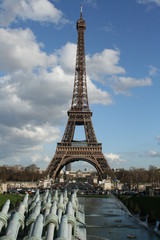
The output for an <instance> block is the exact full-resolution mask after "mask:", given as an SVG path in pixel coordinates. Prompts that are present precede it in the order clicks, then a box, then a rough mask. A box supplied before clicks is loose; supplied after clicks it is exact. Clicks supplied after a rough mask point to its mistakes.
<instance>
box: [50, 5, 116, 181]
mask: <svg viewBox="0 0 160 240" xmlns="http://www.w3.org/2000/svg"><path fill="white" fill-rule="evenodd" d="M85 29H86V23H85V20H84V19H83V17H82V6H81V13H80V19H78V21H77V32H78V41H77V54H76V67H75V79H74V87H73V97H72V103H71V109H70V110H69V111H68V122H67V125H66V129H65V132H64V135H63V138H62V141H61V142H60V143H57V148H56V153H55V155H54V157H53V159H52V161H51V162H50V164H49V166H48V168H47V170H46V173H47V174H48V175H49V176H50V177H52V178H53V180H55V179H56V178H57V176H58V174H59V173H60V171H61V169H62V168H63V167H64V166H66V165H69V164H71V163H72V162H75V161H80V160H81V161H86V162H88V163H90V164H92V165H93V166H94V167H95V168H96V170H97V173H98V176H99V179H101V180H102V179H106V178H107V176H108V175H109V176H110V177H112V178H114V173H113V172H112V170H111V169H110V167H109V165H108V163H107V160H106V159H105V157H104V155H103V153H102V144H101V143H98V142H97V139H96V135H95V132H94V128H93V125H92V120H91V117H92V112H91V111H90V109H89V104H88V94H87V82H86V64H85V44H84V32H85ZM79 125H81V126H82V125H83V126H84V130H85V136H86V140H85V141H74V140H73V138H74V133H75V127H76V126H79Z"/></svg>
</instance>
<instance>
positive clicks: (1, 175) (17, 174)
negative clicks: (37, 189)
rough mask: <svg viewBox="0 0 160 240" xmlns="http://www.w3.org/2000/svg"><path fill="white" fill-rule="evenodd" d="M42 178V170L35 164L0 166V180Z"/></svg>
mask: <svg viewBox="0 0 160 240" xmlns="http://www.w3.org/2000/svg"><path fill="white" fill-rule="evenodd" d="M42 178H44V172H41V171H40V170H39V168H38V167H36V165H35V164H33V165H30V166H27V167H22V168H16V167H8V166H1V167H0V180H1V181H26V182H27V181H38V180H40V179H42Z"/></svg>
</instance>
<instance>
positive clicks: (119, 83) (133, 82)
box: [112, 77, 152, 95]
mask: <svg viewBox="0 0 160 240" xmlns="http://www.w3.org/2000/svg"><path fill="white" fill-rule="evenodd" d="M151 85H152V80H151V79H150V78H145V79H135V78H131V77H114V78H113V83H112V88H113V90H114V92H115V93H116V94H120V93H121V94H124V95H130V89H132V88H135V87H146V86H151Z"/></svg>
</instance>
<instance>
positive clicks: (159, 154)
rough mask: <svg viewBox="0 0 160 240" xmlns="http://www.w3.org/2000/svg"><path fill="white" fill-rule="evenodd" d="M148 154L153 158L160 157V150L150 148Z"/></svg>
mask: <svg viewBox="0 0 160 240" xmlns="http://www.w3.org/2000/svg"><path fill="white" fill-rule="evenodd" d="M148 156H149V157H153V158H159V157H160V152H157V151H154V150H150V151H149V152H148Z"/></svg>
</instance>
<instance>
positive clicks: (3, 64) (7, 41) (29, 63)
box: [0, 28, 56, 72]
mask: <svg viewBox="0 0 160 240" xmlns="http://www.w3.org/2000/svg"><path fill="white" fill-rule="evenodd" d="M0 54H1V58H0V69H3V71H4V72H12V71H17V70H19V69H21V70H28V71H31V70H32V69H33V68H35V67H51V66H53V65H54V64H55V63H56V57H55V56H54V55H50V56H48V55H47V54H46V53H45V52H43V51H42V50H41V44H38V43H37V41H36V38H35V35H34V34H33V32H32V31H31V30H30V29H25V30H22V29H3V28H0Z"/></svg>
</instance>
